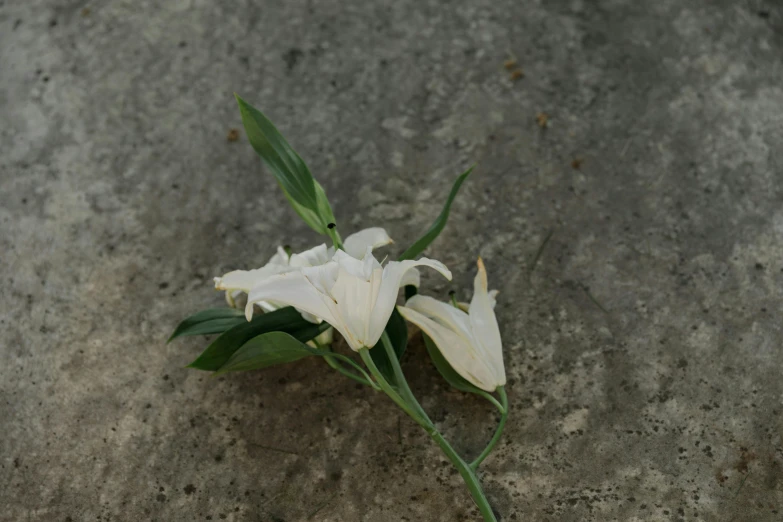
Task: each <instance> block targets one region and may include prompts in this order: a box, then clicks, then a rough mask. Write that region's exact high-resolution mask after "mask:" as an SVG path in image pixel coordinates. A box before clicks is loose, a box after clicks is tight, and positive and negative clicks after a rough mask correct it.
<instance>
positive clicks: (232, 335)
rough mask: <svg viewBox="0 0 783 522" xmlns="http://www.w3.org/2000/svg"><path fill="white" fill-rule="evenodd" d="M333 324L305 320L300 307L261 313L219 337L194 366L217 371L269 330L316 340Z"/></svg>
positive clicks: (192, 364) (306, 339)
mask: <svg viewBox="0 0 783 522" xmlns="http://www.w3.org/2000/svg"><path fill="white" fill-rule="evenodd" d="M328 327H329V324H328V323H321V324H320V325H318V324H313V323H311V322H309V321H305V320H304V319H303V318H302V315H301V314H300V313H299V312H297V311H296V309H294V308H292V307H290V306H287V307H285V308H281V309H279V310H275V311H274V312H268V313H265V314H261V315H257V316H255V317H254V318H253V320H252V321H250V322H247V321H243V322H242V324H239V325H237V326H235V327H233V328H231V329H230V330H227V331H226V332H224V333H223V334H222V335H221V336H220V337H218V338H217V339H215V340H214V341H213V342H212V344H210V345H209V346H208V347H207V349H206V350H204V352H203V353H202V354H201V355H199V357H198V358H197V359H196V360H195V361H193V362H192V363H190V364H189V365H188V366H189V367H190V368H196V369H198V370H207V371H216V370H218V369H220V367H221V366H223V365H224V364H225V363H226V361H228V360H229V359H230V358H231V356H232V355H234V352H236V351H237V350H238V349H239V348H240V347H241V346H242V345H243V344H245V343H246V342H247V341H249V340H250V339H252V338H253V337H256V336H258V335H261V334H263V333H267V332H274V331H280V332H286V333H289V334H291V335H293V336H295V337H296V338H297V339H299V340H300V341H302V342H306V341H309V340H310V339H313V338H314V337H316V336H317V335H318V334H320V333H321V332H323V331H324V330H326V329H327V328H328Z"/></svg>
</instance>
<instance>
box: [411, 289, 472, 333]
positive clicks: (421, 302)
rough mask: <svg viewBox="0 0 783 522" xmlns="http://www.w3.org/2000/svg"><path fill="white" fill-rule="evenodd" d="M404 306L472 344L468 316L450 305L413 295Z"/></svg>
mask: <svg viewBox="0 0 783 522" xmlns="http://www.w3.org/2000/svg"><path fill="white" fill-rule="evenodd" d="M405 306H406V307H408V308H410V309H412V310H415V311H417V312H419V313H420V314H423V315H425V316H427V317H428V318H429V319H432V320H433V321H435V322H436V323H438V324H440V325H443V326H445V327H446V328H448V329H449V330H451V331H453V332H455V333H457V334H459V335H461V336H462V337H464V338H465V339H466V340H467V341H468V342H470V343H474V339H473V328H472V326H471V324H470V318H469V317H468V314H466V313H465V312H463V311H462V310H460V309H458V308H454V307H453V306H452V305H451V304H448V303H444V302H442V301H438V300H437V299H433V298H432V297H429V296H426V295H415V296H413V297H411V298H410V299H408V301H407V302H406V303H405Z"/></svg>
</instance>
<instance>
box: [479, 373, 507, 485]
mask: <svg viewBox="0 0 783 522" xmlns="http://www.w3.org/2000/svg"><path fill="white" fill-rule="evenodd" d="M497 392H498V395H500V402H501V403H502V404H503V409H502V410H501V414H500V423H498V428H497V430H495V435H494V436H493V437H492V440H490V441H489V444H487V447H486V448H484V451H482V452H481V455H479V456H478V457H476V460H474V461H473V462H471V463H470V469H472V470H474V471H475V470H476V468H478V467H479V464H481V463H482V462H483V461H484V459H485V458H487V456H488V455H489V454H490V453H491V452H492V450H493V449H494V448H495V444H497V442H498V440H500V436H501V435H502V434H503V427H504V426H505V425H506V420H507V419H508V397H507V396H506V390H505V389H504V388H503V386H500V387H498V389H497Z"/></svg>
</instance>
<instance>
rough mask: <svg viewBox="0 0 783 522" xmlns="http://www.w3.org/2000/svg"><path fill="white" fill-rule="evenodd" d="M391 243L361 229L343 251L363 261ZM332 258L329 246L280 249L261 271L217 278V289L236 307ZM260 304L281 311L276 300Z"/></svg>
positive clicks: (380, 231)
mask: <svg viewBox="0 0 783 522" xmlns="http://www.w3.org/2000/svg"><path fill="white" fill-rule="evenodd" d="M389 243H392V239H391V238H390V237H389V234H387V233H386V230H384V229H382V228H379V227H374V228H366V229H364V230H360V231H359V232H356V233H355V234H351V235H350V236H348V237H347V238H345V241H344V243H343V248H345V251H346V252H347V253H348V254H350V255H351V256H353V257H356V258H361V256H363V255H364V253H365V251H366V250H367V249H368V248H369V249H370V250H372V249H375V248H378V247H381V246H384V245H388V244H389ZM332 257H334V247H329V248H327V247H326V244H320V245H318V246H316V247H313V248H311V249H309V250H305V251H304V252H301V253H298V254H291V255H289V254H288V253H287V252H286V251H285V250H284V249H283V247H278V248H277V253H276V254H275V255H273V256H272V257H271V258H270V259H269V262H267V264H266V265H264V266H262V267H261V268H257V269H255V270H234V271H233V272H229V273H227V274H225V275H224V276H223V277H216V278H215V288H216V289H218V290H225V291H226V301H228V304H229V305H230V306H232V307H233V306H235V304H234V300H235V299H236V298H237V297H238V296H239V295H240V294H242V293H248V292H250V290H251V289H252V288H253V287H254V286H256V285H258V284H259V283H261V282H262V281H265V280H266V279H267V278H269V277H271V276H273V275H277V274H282V273H284V272H289V271H291V270H297V269H300V268H304V267H312V266H320V265H323V264H326V263H328V262H329V261H330V260H331V259H332ZM411 277H412V276H411ZM408 284H412V283H408ZM257 304H258V305H259V306H260V307H261V308H262V309H263V310H265V311H267V312H272V311H274V310H277V309H278V308H282V305H281V304H280V303H277V302H274V301H261V302H259V303H257ZM302 316H303V317H304V318H305V319H306V320H308V321H310V322H311V323H320V322H321V321H319V320H318V319H317V318H316V317H314V316H312V315H311V314H307V313H303V314H302Z"/></svg>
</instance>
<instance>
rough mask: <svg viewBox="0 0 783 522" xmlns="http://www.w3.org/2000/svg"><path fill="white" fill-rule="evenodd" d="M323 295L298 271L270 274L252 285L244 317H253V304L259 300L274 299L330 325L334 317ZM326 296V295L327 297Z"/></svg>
mask: <svg viewBox="0 0 783 522" xmlns="http://www.w3.org/2000/svg"><path fill="white" fill-rule="evenodd" d="M324 297H326V296H324V295H323V294H322V293H321V292H319V291H318V290H317V289H316V287H315V286H313V284H312V283H310V280H309V279H308V278H307V277H305V275H304V274H303V273H302V272H300V271H293V272H286V273H285V274H280V275H276V276H272V277H270V278H268V279H267V280H265V281H264V282H262V283H261V284H259V285H258V286H256V287H254V288H253V289H252V290H251V291H250V292H249V293H248V296H247V306H246V307H245V317H247V320H248V321H249V320H250V319H251V318H252V317H253V304H254V303H258V302H261V301H274V302H275V303H279V304H281V305H287V306H293V307H296V308H297V309H299V310H300V311H302V312H307V313H309V314H312V315H314V316H316V317H318V318H320V319H323V320H324V321H327V322H329V323H330V324H331V325H332V326H338V325H336V324H335V322H336V319H335V315H334V313H333V311H332V309H331V308H330V307H329V306H328V305H327V302H326V301H325V300H324ZM327 298H328V297H327Z"/></svg>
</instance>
